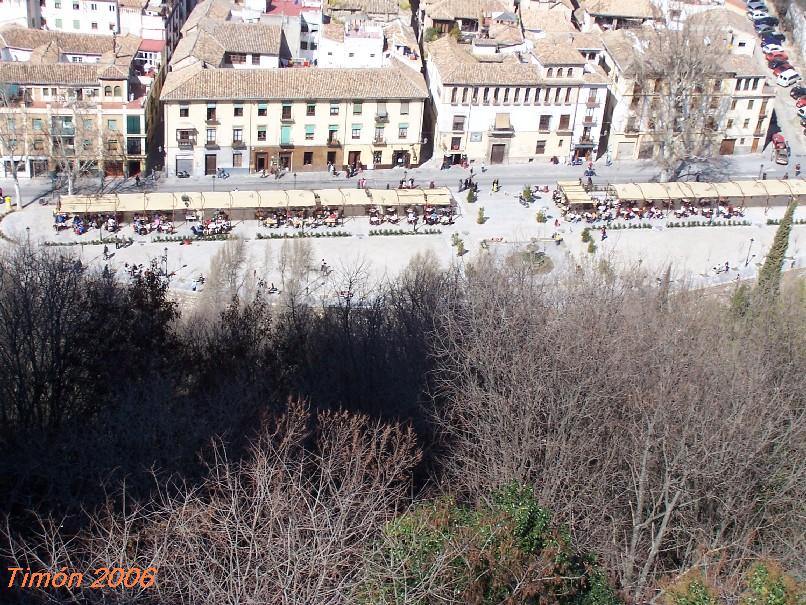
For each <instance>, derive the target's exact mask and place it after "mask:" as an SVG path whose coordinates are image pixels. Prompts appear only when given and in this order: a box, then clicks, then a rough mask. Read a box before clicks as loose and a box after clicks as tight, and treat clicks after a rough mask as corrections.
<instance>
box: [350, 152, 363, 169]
mask: <svg viewBox="0 0 806 605" xmlns="http://www.w3.org/2000/svg"><path fill="white" fill-rule="evenodd" d="M347 164H348V165H349V166H359V165H360V164H361V152H360V151H351V152H350V153H349V154H347Z"/></svg>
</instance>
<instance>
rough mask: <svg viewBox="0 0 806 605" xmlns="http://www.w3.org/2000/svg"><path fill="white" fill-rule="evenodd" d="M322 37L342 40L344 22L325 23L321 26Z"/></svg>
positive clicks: (337, 40)
mask: <svg viewBox="0 0 806 605" xmlns="http://www.w3.org/2000/svg"><path fill="white" fill-rule="evenodd" d="M322 37H324V38H327V39H328V40H333V41H334V42H344V24H342V23H326V24H325V25H323V26H322Z"/></svg>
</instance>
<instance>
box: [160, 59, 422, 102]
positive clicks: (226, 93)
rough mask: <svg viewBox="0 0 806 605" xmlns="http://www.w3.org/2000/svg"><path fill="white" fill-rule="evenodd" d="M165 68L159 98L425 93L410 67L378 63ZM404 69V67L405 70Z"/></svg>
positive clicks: (368, 96) (373, 96)
mask: <svg viewBox="0 0 806 605" xmlns="http://www.w3.org/2000/svg"><path fill="white" fill-rule="evenodd" d="M186 72H191V70H190V69H188V70H180V71H179V72H171V73H169V74H168V76H167V78H166V80H165V84H164V85H163V87H162V95H161V96H160V99H161V100H162V101H179V100H215V99H221V100H226V99H232V98H238V99H245V100H246V99H252V100H270V99H274V100H277V99H280V100H281V99H415V98H425V97H426V96H427V95H428V92H427V89H426V86H425V80H423V77H422V75H420V74H418V73H415V72H414V70H411V69H404V68H402V67H401V68H397V67H391V68H378V69H325V68H321V69H320V68H315V67H310V68H286V69H193V70H192V73H191V74H190V76H189V77H187V75H186ZM408 72H410V73H408Z"/></svg>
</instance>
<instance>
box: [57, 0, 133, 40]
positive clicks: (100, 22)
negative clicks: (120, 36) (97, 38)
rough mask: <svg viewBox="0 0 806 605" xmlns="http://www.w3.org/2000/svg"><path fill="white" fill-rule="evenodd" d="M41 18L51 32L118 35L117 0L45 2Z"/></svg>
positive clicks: (58, 0) (60, 0) (59, 0)
mask: <svg viewBox="0 0 806 605" xmlns="http://www.w3.org/2000/svg"><path fill="white" fill-rule="evenodd" d="M74 6H77V7H78V8H74ZM42 17H43V18H44V19H45V20H46V26H47V29H49V30H51V31H65V32H78V33H83V34H105V35H110V36H111V35H112V33H113V32H117V33H120V22H119V16H118V3H117V0H46V2H45V7H44V8H43V9H42ZM93 23H94V24H96V26H97V27H95V28H94V27H93V26H92V24H93Z"/></svg>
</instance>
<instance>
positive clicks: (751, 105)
mask: <svg viewBox="0 0 806 605" xmlns="http://www.w3.org/2000/svg"><path fill="white" fill-rule="evenodd" d="M747 109H753V99H750V100H749V101H748V102H747Z"/></svg>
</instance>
